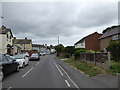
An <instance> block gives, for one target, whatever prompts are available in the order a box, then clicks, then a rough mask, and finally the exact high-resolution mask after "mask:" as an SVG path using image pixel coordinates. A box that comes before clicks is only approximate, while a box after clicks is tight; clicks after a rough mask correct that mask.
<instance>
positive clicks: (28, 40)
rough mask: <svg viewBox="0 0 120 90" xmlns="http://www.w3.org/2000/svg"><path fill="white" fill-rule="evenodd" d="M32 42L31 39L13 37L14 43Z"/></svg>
mask: <svg viewBox="0 0 120 90" xmlns="http://www.w3.org/2000/svg"><path fill="white" fill-rule="evenodd" d="M31 42H32V40H31V39H13V43H14V44H30V43H31Z"/></svg>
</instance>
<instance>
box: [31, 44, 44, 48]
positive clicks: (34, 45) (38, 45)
mask: <svg viewBox="0 0 120 90" xmlns="http://www.w3.org/2000/svg"><path fill="white" fill-rule="evenodd" d="M32 47H44V48H45V46H44V45H40V44H32Z"/></svg>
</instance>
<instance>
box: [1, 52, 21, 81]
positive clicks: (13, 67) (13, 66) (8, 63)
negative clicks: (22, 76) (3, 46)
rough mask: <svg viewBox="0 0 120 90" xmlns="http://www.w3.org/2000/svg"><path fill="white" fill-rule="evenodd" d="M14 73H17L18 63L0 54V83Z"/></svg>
mask: <svg viewBox="0 0 120 90" xmlns="http://www.w3.org/2000/svg"><path fill="white" fill-rule="evenodd" d="M14 71H19V63H18V62H16V60H14V59H12V58H10V57H9V56H7V55H6V54H0V81H2V80H3V78H4V76H5V75H7V74H9V73H12V72H14Z"/></svg>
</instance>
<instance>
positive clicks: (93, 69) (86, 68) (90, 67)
mask: <svg viewBox="0 0 120 90" xmlns="http://www.w3.org/2000/svg"><path fill="white" fill-rule="evenodd" d="M64 62H66V63H68V64H69V65H70V66H73V67H75V68H77V69H78V70H80V71H82V72H84V73H85V74H86V75H89V76H90V77H92V76H96V75H99V74H111V75H116V74H117V73H120V64H119V62H114V61H112V62H111V63H112V64H111V66H110V68H105V67H100V66H97V65H94V64H92V63H90V62H86V61H83V60H74V59H71V58H69V59H68V60H65V61H64ZM107 63H108V62H106V64H107Z"/></svg>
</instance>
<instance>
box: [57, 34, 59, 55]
mask: <svg viewBox="0 0 120 90" xmlns="http://www.w3.org/2000/svg"><path fill="white" fill-rule="evenodd" d="M57 56H59V36H58V50H57Z"/></svg>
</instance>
